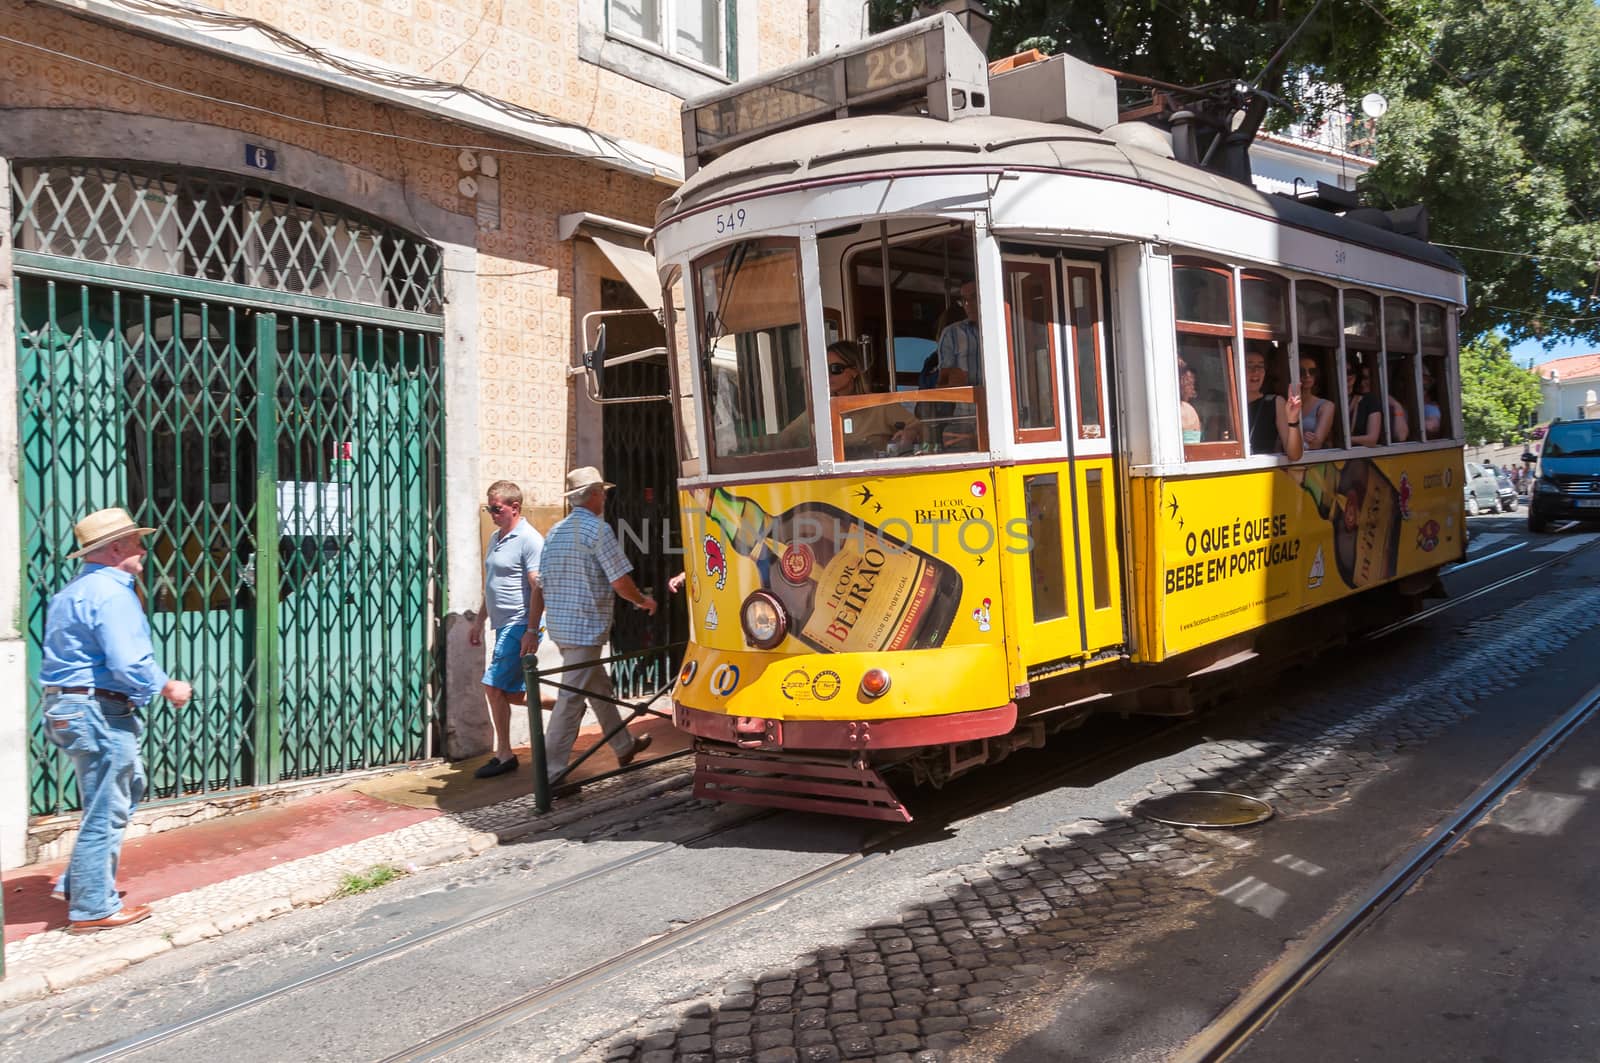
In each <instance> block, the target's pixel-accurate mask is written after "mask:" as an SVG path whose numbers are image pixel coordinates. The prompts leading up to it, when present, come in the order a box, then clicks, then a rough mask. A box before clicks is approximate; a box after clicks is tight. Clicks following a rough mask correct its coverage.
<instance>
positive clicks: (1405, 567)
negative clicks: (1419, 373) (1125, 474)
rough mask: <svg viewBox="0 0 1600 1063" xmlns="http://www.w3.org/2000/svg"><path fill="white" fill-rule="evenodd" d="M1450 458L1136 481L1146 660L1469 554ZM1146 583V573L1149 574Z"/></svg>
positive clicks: (1456, 469)
mask: <svg viewBox="0 0 1600 1063" xmlns="http://www.w3.org/2000/svg"><path fill="white" fill-rule="evenodd" d="M1461 481H1462V458H1461V452H1460V451H1458V450H1454V449H1450V450H1435V451H1423V452H1420V453H1411V454H1397V455H1383V456H1376V457H1372V458H1367V457H1359V458H1350V459H1347V460H1341V461H1328V462H1311V463H1304V464H1301V465H1296V466H1291V467H1287V468H1280V469H1268V470H1262V471H1252V472H1240V473H1229V474H1223V475H1218V476H1201V477H1186V478H1182V479H1168V480H1149V479H1147V480H1144V481H1142V482H1141V483H1140V484H1139V485H1136V490H1135V492H1134V494H1135V498H1136V500H1137V501H1136V508H1137V509H1139V510H1140V511H1141V512H1139V514H1138V519H1137V520H1136V522H1135V526H1136V528H1138V529H1140V530H1141V533H1142V534H1143V535H1144V536H1145V537H1144V538H1143V539H1142V541H1139V542H1138V545H1137V547H1136V549H1138V550H1140V551H1141V552H1145V553H1146V554H1147V555H1148V556H1149V557H1150V558H1151V559H1152V560H1153V563H1152V564H1151V565H1150V566H1149V568H1148V569H1144V568H1141V570H1140V571H1141V578H1140V579H1139V581H1138V582H1139V584H1140V588H1139V601H1140V604H1141V606H1142V607H1144V608H1141V609H1140V610H1139V611H1140V612H1142V613H1145V614H1146V616H1147V617H1148V620H1149V622H1148V623H1147V624H1145V625H1143V629H1144V630H1145V631H1147V632H1149V633H1150V634H1151V635H1152V636H1154V637H1152V638H1149V639H1147V640H1142V645H1143V647H1144V648H1145V652H1144V653H1143V654H1141V657H1142V658H1143V659H1146V660H1158V659H1161V658H1163V657H1167V656H1171V655H1173V654H1176V653H1182V652H1184V651H1186V650H1191V649H1194V648H1196V647H1199V646H1203V645H1205V644H1207V643H1211V642H1215V641H1217V640H1219V639H1223V638H1227V637H1229V636H1232V635H1237V634H1239V633H1241V632H1244V631H1249V630H1251V629H1252V628H1256V627H1260V626H1261V625H1263V624H1266V623H1270V622H1272V621H1274V620H1281V619H1283V618H1285V617H1288V616H1293V615H1294V614H1296V613H1300V612H1304V611H1305V610H1308V609H1312V608H1315V607H1317V606H1319V605H1325V604H1328V603H1329V602H1333V601H1336V600H1338V599H1340V598H1345V597H1348V596H1350V595H1352V594H1356V593H1359V592H1361V591H1365V590H1369V589H1371V588H1374V587H1377V586H1380V585H1382V584H1384V583H1388V582H1391V581H1393V580H1395V579H1398V578H1400V577H1403V576H1407V575H1411V574H1414V573H1418V572H1424V571H1427V570H1429V569H1433V568H1436V567H1438V566H1439V565H1441V564H1444V563H1445V562H1447V561H1455V560H1458V559H1459V558H1460V557H1461V556H1462V555H1463V554H1464V552H1465V543H1464V540H1463V537H1462V529H1463V527H1464V521H1463V515H1462V496H1461ZM1146 574H1147V576H1148V578H1144V576H1145V575H1146Z"/></svg>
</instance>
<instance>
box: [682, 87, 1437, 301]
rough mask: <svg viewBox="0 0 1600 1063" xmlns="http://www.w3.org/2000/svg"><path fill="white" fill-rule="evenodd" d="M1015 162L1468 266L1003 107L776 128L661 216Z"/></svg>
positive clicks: (701, 177)
mask: <svg viewBox="0 0 1600 1063" xmlns="http://www.w3.org/2000/svg"><path fill="white" fill-rule="evenodd" d="M1007 166H1011V167H1037V168H1041V169H1047V170H1070V171H1072V172H1074V173H1079V174H1085V175H1088V176H1092V177H1104V178H1107V179H1114V180H1124V181H1130V180H1131V181H1137V182H1138V183H1140V184H1144V185H1149V186H1151V187H1154V188H1160V189H1164V190H1166V191H1169V192H1172V193H1175V194H1179V195H1186V196H1194V197H1197V198H1199V199H1203V200H1207V201H1209V202H1213V203H1217V204H1220V205H1223V206H1227V207H1233V208H1235V209H1240V210H1245V211H1249V212H1251V213H1255V214H1261V215H1267V216H1271V217H1275V218H1277V219H1278V220H1279V221H1281V222H1283V223H1284V224H1288V225H1295V226H1298V227H1300V228H1304V229H1309V230H1312V231H1315V232H1321V233H1325V234H1327V235H1329V236H1333V237H1336V238H1338V239H1341V240H1348V241H1350V242H1352V243H1358V244H1365V245H1366V246H1369V247H1373V248H1377V249H1378V250H1381V251H1390V252H1394V253H1396V254H1401V255H1405V256H1407V257H1410V258H1413V259H1417V260H1420V261H1423V262H1427V263H1430V264H1432V265H1435V266H1439V267H1441V268H1443V269H1447V270H1451V271H1454V272H1457V273H1465V272H1466V271H1465V270H1464V269H1463V268H1462V266H1461V263H1460V262H1458V261H1456V259H1455V257H1454V256H1453V255H1451V254H1449V253H1448V252H1446V251H1443V250H1441V249H1440V248H1437V247H1435V246H1433V245H1432V244H1430V243H1428V242H1426V241H1424V240H1418V239H1416V238H1414V237H1410V236H1402V235H1400V234H1399V233H1393V232H1389V231H1387V230H1385V229H1380V228H1378V227H1377V226H1375V225H1369V224H1366V223H1365V222H1360V221H1352V220H1350V219H1348V218H1342V217H1340V216H1338V215H1336V214H1330V213H1328V212H1327V211H1324V210H1320V209H1318V208H1316V207H1312V206H1308V205H1306V204H1304V203H1298V202H1296V201H1294V200H1293V199H1290V198H1288V197H1286V196H1280V195H1268V194H1266V193H1263V192H1259V191H1257V190H1256V189H1254V188H1252V187H1250V186H1248V185H1243V184H1240V183H1239V182H1237V181H1233V180H1229V179H1228V178H1226V177H1222V176H1221V175H1219V174H1215V173H1212V172H1211V171H1209V170H1203V169H1201V168H1199V167H1198V166H1191V165H1188V164H1186V163H1181V162H1178V161H1177V160H1175V159H1171V158H1168V157H1166V156H1164V155H1161V154H1159V153H1157V152H1153V151H1148V150H1146V149H1144V148H1141V147H1138V146H1137V145H1135V144H1131V143H1126V142H1124V141H1121V140H1118V139H1114V138H1113V137H1112V136H1110V135H1107V134H1104V133H1095V132H1092V131H1090V130H1087V129H1079V128H1074V127H1071V126H1065V125H1054V124H1050V123H1045V122H1032V121H1027V120H1024V119H1017V118H1002V117H995V116H986V117H974V118H965V119H962V120H961V121H958V122H946V121H941V120H938V119H934V118H923V117H919V116H915V115H864V116H861V117H853V118H842V119H838V120H835V121H830V122H819V123H816V124H813V125H806V126H801V127H799V128H796V129H788V130H784V131H783V132H779V133H774V134H772V135H771V136H767V137H763V138H762V139H760V140H757V141H754V142H752V143H749V144H745V145H743V146H741V147H738V148H735V149H733V150H732V151H730V152H728V154H726V155H724V156H722V157H721V158H719V159H716V160H714V161H712V162H710V163H708V164H707V165H706V166H705V167H704V168H703V169H701V170H700V171H699V172H697V173H696V174H695V175H694V176H693V177H691V178H689V180H687V181H685V182H684V184H683V185H682V186H681V187H680V188H679V189H678V191H677V192H676V193H675V194H674V195H673V196H671V197H670V198H668V199H667V200H666V201H665V202H663V203H662V204H661V207H660V210H659V211H658V212H657V223H658V224H661V223H665V222H666V221H668V220H669V219H671V218H672V217H674V216H675V215H677V214H680V213H682V212H683V211H685V210H690V209H693V208H695V207H698V206H703V205H705V204H707V203H710V202H713V201H717V200H723V199H728V198H732V197H740V196H746V195H750V194H752V193H756V192H761V191H764V190H771V189H778V188H782V187H784V186H787V185H793V184H799V183H803V182H807V181H817V180H826V179H830V178H840V177H849V176H852V175H860V176H863V177H865V176H868V175H872V174H881V173H884V172H896V171H899V172H903V171H915V170H930V169H931V170H937V169H986V168H994V167H1007Z"/></svg>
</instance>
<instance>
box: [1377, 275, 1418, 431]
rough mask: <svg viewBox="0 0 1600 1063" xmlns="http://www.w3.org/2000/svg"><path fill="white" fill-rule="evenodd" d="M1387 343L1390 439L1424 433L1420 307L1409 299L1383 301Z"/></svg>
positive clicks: (1384, 335) (1384, 332)
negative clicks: (1419, 370) (1420, 392)
mask: <svg viewBox="0 0 1600 1063" xmlns="http://www.w3.org/2000/svg"><path fill="white" fill-rule="evenodd" d="M1383 346H1384V354H1385V358H1384V365H1385V368H1386V370H1387V374H1388V375H1387V377H1386V383H1387V385H1388V388H1389V442H1391V443H1404V442H1407V441H1408V440H1412V439H1418V438H1420V437H1421V431H1420V429H1421V425H1422V418H1421V417H1420V416H1419V415H1418V406H1417V308H1416V306H1415V305H1414V304H1413V303H1412V302H1411V300H1409V299H1397V298H1389V299H1385V300H1384V301H1383Z"/></svg>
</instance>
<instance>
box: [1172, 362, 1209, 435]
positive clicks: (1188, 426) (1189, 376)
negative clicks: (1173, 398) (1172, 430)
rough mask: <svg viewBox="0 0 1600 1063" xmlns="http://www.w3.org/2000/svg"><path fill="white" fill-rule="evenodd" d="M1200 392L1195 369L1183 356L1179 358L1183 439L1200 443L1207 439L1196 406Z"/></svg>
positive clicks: (1179, 409) (1179, 402)
mask: <svg viewBox="0 0 1600 1063" xmlns="http://www.w3.org/2000/svg"><path fill="white" fill-rule="evenodd" d="M1199 393H1200V389H1199V387H1198V386H1197V385H1196V384H1195V380H1194V370H1193V369H1190V368H1189V363H1188V362H1186V361H1184V360H1183V359H1182V358H1179V359H1178V416H1179V419H1180V421H1181V422H1182V424H1183V441H1184V442H1185V443H1199V442H1200V441H1202V440H1203V439H1205V436H1206V433H1205V425H1204V423H1203V422H1202V421H1201V420H1200V411H1199V410H1197V409H1195V408H1194V400H1195V396H1197V395H1198V394H1199Z"/></svg>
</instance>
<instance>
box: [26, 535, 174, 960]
mask: <svg viewBox="0 0 1600 1063" xmlns="http://www.w3.org/2000/svg"><path fill="white" fill-rule="evenodd" d="M153 531H155V529H154V528H141V527H139V526H138V525H136V524H134V522H133V518H132V517H130V516H129V515H128V511H127V510H125V509H102V510H100V511H99V512H96V513H91V514H89V515H88V516H87V517H85V518H83V520H81V521H79V522H78V523H77V524H76V525H75V526H74V527H73V529H72V534H73V535H74V536H75V537H76V538H77V540H78V549H77V550H75V551H73V552H72V553H70V554H68V555H67V556H68V557H69V558H73V557H81V558H83V560H84V565H83V568H81V569H80V570H79V571H78V574H77V575H76V576H74V577H73V579H72V582H70V583H68V584H67V585H66V586H65V587H63V588H61V590H60V591H59V592H57V593H56V595H55V597H53V598H51V599H50V606H49V609H48V611H47V612H46V614H45V625H44V646H43V647H42V650H43V652H42V657H43V659H44V663H43V664H42V665H41V666H40V668H39V682H40V684H41V685H42V686H43V687H44V706H43V708H44V733H45V735H46V737H48V738H49V740H50V742H51V744H52V745H54V746H55V747H56V748H58V749H60V750H61V751H62V752H64V753H65V754H66V755H67V756H68V757H69V758H71V760H72V768H73V771H74V772H76V773H77V776H78V795H79V798H80V803H81V805H82V807H83V817H82V819H80V820H79V822H78V839H77V841H75V842H74V843H73V845H72V860H71V862H70V863H68V865H67V870H66V871H65V872H64V873H63V874H62V875H61V878H60V879H58V880H57V881H56V887H55V892H56V893H57V894H58V895H59V896H61V897H64V898H65V899H66V901H67V914H68V918H69V919H70V920H71V921H70V923H69V924H68V926H67V932H68V933H71V934H87V933H93V932H95V931H98V930H113V929H115V928H117V927H119V926H127V925H129V924H130V923H137V922H139V921H140V920H141V919H145V918H148V917H149V915H150V906H149V905H148V904H135V905H130V906H128V907H124V906H123V904H122V898H121V897H120V896H119V895H118V893H117V862H118V859H119V857H120V856H121V855H122V835H123V831H124V830H125V829H126V828H127V826H128V819H129V817H130V816H132V815H133V806H134V805H136V804H138V803H139V799H140V798H141V797H143V796H144V790H145V773H144V765H142V764H140V763H139V736H140V735H141V734H143V733H144V724H143V723H142V722H141V721H140V719H139V714H138V711H137V709H138V706H141V705H143V704H144V703H145V702H147V701H149V700H150V699H151V698H154V697H156V696H158V695H159V696H161V697H164V698H166V699H167V700H168V701H170V702H172V704H174V705H176V706H178V707H180V708H181V707H182V706H184V705H186V704H188V702H189V699H190V698H191V697H192V696H193V694H194V691H193V690H192V689H191V688H190V686H189V684H188V683H185V682H184V681H183V680H181V679H173V678H171V677H169V676H168V675H167V673H166V672H164V671H162V669H161V666H160V665H159V664H157V663H156V658H155V650H154V648H153V647H152V646H151V644H150V624H149V622H148V621H147V620H146V619H145V615H144V606H143V605H142V604H141V603H140V601H139V595H138V592H136V591H135V590H134V589H133V584H134V580H135V578H137V577H138V575H139V573H141V572H143V571H144V555H145V554H146V553H147V548H146V547H145V545H144V541H143V538H142V537H143V536H145V535H148V534H150V533H151V532H153Z"/></svg>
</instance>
